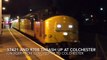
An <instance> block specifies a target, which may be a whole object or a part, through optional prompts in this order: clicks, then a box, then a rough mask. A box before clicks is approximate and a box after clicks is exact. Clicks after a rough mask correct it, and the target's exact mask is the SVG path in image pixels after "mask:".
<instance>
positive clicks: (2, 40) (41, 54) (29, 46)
mask: <svg viewBox="0 0 107 60" xmlns="http://www.w3.org/2000/svg"><path fill="white" fill-rule="evenodd" d="M0 60H64V59H63V58H61V57H60V56H58V55H56V54H55V53H53V52H50V51H48V50H46V49H45V48H44V47H42V46H41V45H39V44H37V43H36V42H34V41H33V40H31V39H29V38H28V37H26V36H24V35H23V34H21V33H20V32H18V31H16V30H14V29H4V30H3V33H2V35H1V36H0Z"/></svg>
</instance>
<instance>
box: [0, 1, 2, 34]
mask: <svg viewBox="0 0 107 60" xmlns="http://www.w3.org/2000/svg"><path fill="white" fill-rule="evenodd" d="M1 24H2V0H0V34H1V32H2V28H1Z"/></svg>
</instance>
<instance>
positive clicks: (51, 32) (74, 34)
mask: <svg viewBox="0 0 107 60" xmlns="http://www.w3.org/2000/svg"><path fill="white" fill-rule="evenodd" d="M12 27H13V28H15V29H17V30H20V31H21V32H23V33H26V34H28V35H30V36H33V37H35V38H36V39H37V40H39V41H40V42H41V43H42V44H56V45H57V44H60V43H68V44H72V43H77V42H79V39H78V22H77V20H76V19H74V18H73V17H71V16H67V15H64V14H58V12H57V11H56V12H55V11H54V12H53V11H52V10H50V9H45V10H42V11H38V12H34V13H29V14H27V15H26V16H24V19H16V20H14V21H12Z"/></svg>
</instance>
